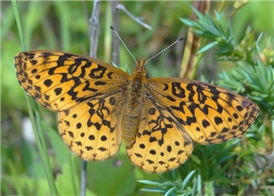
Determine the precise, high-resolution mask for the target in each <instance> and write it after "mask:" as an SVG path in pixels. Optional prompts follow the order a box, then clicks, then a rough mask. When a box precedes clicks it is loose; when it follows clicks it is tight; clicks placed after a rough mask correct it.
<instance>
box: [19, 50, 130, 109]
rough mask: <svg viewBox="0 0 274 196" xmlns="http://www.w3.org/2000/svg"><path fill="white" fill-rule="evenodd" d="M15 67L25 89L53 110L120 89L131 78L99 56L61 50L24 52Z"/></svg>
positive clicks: (66, 107)
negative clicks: (93, 56) (87, 55)
mask: <svg viewBox="0 0 274 196" xmlns="http://www.w3.org/2000/svg"><path fill="white" fill-rule="evenodd" d="M15 68H16V73H17V78H18V81H19V83H20V85H21V86H22V87H23V88H24V90H25V91H27V92H28V93H29V94H30V95H31V96H32V97H33V98H34V99H35V100H36V101H37V102H38V103H40V104H41V105H42V106H44V107H46V108H48V109H50V110H53V111H62V110H66V109H68V108H70V107H72V106H75V105H76V104H78V103H80V102H83V101H85V100H88V99H90V98H91V97H94V96H97V95H100V94H103V93H106V92H110V91H116V90H117V89H120V88H121V87H123V86H125V85H126V83H127V79H128V77H129V75H128V74H127V73H126V72H124V71H122V70H120V69H118V68H115V67H114V66H112V65H109V64H107V63H105V62H103V61H100V60H98V59H94V58H90V57H86V56H82V55H78V54H72V53H65V52H59V51H27V52H20V53H19V54H17V55H16V56H15Z"/></svg>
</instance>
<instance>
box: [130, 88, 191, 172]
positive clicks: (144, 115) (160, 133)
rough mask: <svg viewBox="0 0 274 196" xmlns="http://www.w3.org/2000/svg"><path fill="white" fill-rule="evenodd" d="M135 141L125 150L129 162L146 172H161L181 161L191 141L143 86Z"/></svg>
mask: <svg viewBox="0 0 274 196" xmlns="http://www.w3.org/2000/svg"><path fill="white" fill-rule="evenodd" d="M144 95H145V97H144V98H143V102H142V112H141V118H140V124H139V127H138V132H137V135H136V140H135V143H134V144H133V146H132V147H131V148H128V149H127V154H128V156H129V157H130V160H131V162H132V163H134V164H135V165H136V166H138V167H141V168H142V169H143V170H145V171H147V172H158V173H160V172H165V171H167V170H171V169H174V168H176V167H178V166H180V165H181V164H182V163H183V162H185V161H186V160H187V159H188V157H189V156H190V154H191V152H192V150H193V143H192V141H191V139H190V137H189V136H188V134H187V133H186V132H185V130H184V128H183V127H182V126H181V125H180V124H179V122H178V121H177V119H176V118H175V117H174V116H173V115H172V114H171V113H170V112H169V111H168V110H166V109H165V108H164V107H163V105H162V104H160V103H159V102H158V101H157V100H155V99H154V97H152V96H151V95H150V93H149V92H148V91H147V89H145V91H144Z"/></svg>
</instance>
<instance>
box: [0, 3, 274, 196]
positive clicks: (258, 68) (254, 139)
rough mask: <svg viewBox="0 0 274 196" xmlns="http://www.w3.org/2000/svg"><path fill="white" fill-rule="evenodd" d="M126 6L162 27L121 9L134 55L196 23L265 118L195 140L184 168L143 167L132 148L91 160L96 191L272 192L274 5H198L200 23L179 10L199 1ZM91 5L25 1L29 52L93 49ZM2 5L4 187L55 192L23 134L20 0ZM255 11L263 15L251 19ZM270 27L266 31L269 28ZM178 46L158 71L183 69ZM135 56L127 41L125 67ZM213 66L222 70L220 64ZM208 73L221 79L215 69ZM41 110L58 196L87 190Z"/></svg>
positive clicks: (153, 73)
mask: <svg viewBox="0 0 274 196" xmlns="http://www.w3.org/2000/svg"><path fill="white" fill-rule="evenodd" d="M121 3H122V4H124V5H125V6H126V8H127V9H128V10H130V11H131V12H132V13H133V14H134V15H135V16H143V17H144V18H145V22H146V23H148V24H150V25H151V26H152V27H153V31H149V30H146V29H144V28H143V27H141V26H140V25H139V24H137V23H134V22H133V21H132V19H130V18H129V17H127V16H126V15H125V14H124V13H122V12H121V11H120V24H121V26H120V36H121V37H122V38H123V40H124V41H125V43H126V44H127V45H128V47H129V48H130V50H131V51H132V53H133V54H134V56H138V55H143V56H144V55H146V57H150V56H152V55H153V54H155V53H157V52H158V51H160V50H161V49H163V48H164V47H165V46H167V45H169V44H170V43H171V42H172V41H174V40H176V38H177V37H180V36H182V34H180V33H179V32H183V31H185V28H186V26H185V25H187V26H189V27H192V28H193V30H192V31H193V32H194V33H195V34H196V35H198V36H200V37H202V38H203V41H202V47H201V48H200V50H199V55H203V56H204V57H206V56H207V55H210V52H208V50H210V49H215V50H214V51H215V53H214V58H215V60H217V61H218V65H220V66H219V67H222V68H224V69H223V70H222V71H221V73H220V75H219V78H218V80H217V84H218V85H220V86H223V87H226V88H229V89H231V90H233V91H235V92H237V93H239V94H242V95H243V96H248V98H249V99H251V100H252V101H254V102H255V103H256V104H258V106H259V107H260V116H259V118H258V120H257V121H256V122H255V123H254V125H253V126H252V127H251V128H250V129H249V130H248V131H247V133H245V134H244V136H243V137H242V139H241V140H240V139H233V140H231V141H228V142H226V143H223V144H218V145H212V146H201V145H195V148H194V151H193V154H192V155H191V156H190V158H189V160H188V161H186V162H185V163H184V164H183V165H182V166H181V167H179V168H178V169H176V170H173V171H169V172H167V173H163V174H161V175H156V174H147V173H144V172H143V171H142V170H140V169H139V168H135V169H134V167H133V165H132V164H131V163H130V161H129V159H128V158H127V156H126V152H125V148H124V146H122V147H121V150H120V152H119V154H118V156H117V157H115V158H112V159H110V160H107V161H104V162H94V163H88V169H87V172H88V173H87V182H88V183H87V195H106V194H111V195H139V194H144V195H161V194H166V195H202V194H206V195H213V194H218V195H219V194H231V195H248V194H257V195H271V194H273V190H270V189H269V187H271V186H272V187H273V186H274V176H273V173H274V171H273V162H271V157H272V159H273V153H272V154H271V153H269V152H270V151H271V147H272V150H273V135H274V134H273V130H274V117H273V115H274V114H273V112H274V111H273V108H274V101H273V100H274V82H273V81H274V69H273V67H274V51H273V37H270V38H269V32H270V33H271V27H269V22H270V21H271V20H269V17H270V15H271V12H272V10H271V5H270V3H269V2H268V3H266V2H265V3H259V2H254V3H253V2H250V3H249V4H246V5H244V6H243V7H241V6H238V7H237V8H235V9H236V10H237V12H236V13H235V14H234V15H233V17H232V18H231V19H230V18H229V16H228V13H230V12H231V9H230V8H231V6H230V5H228V3H226V4H224V7H223V9H224V11H220V12H219V11H218V12H217V11H209V12H208V13H206V14H205V15H202V14H200V13H199V12H198V11H197V10H195V9H193V11H194V12H195V13H196V14H197V16H198V20H197V21H191V20H187V19H180V20H178V18H179V17H184V18H189V16H190V14H191V11H192V10H191V9H190V8H189V6H188V4H192V2H164V1H160V2H121ZM219 4H220V3H219V2H216V3H214V5H213V3H212V6H213V7H212V8H211V10H214V9H216V10H218V8H216V7H214V6H219ZM83 5H84V6H83ZM83 5H82V2H69V3H68V2H67V3H64V2H54V1H52V2H49V1H44V2H37V1H30V2H18V7H19V14H20V17H21V21H22V26H23V35H24V37H25V40H26V46H27V49H28V50H37V49H48V50H63V51H68V52H75V53H79V54H80V53H82V54H88V51H89V42H90V40H89V34H88V25H89V23H88V20H89V17H90V13H91V11H92V2H85V3H83ZM108 6H109V5H108V4H107V3H103V2H102V7H101V13H104V12H105V13H106V12H108V11H109V7H108ZM272 7H273V6H272ZM2 8H3V9H2V10H3V14H2V15H3V20H2V23H1V38H2V43H1V44H2V45H1V49H2V50H1V57H2V58H1V65H2V72H1V78H2V86H1V87H2V88H1V104H2V115H1V120H2V132H1V136H2V141H1V142H2V145H1V166H2V181H1V185H2V186H1V193H2V194H3V195H15V194H16V195H49V194H50V189H49V186H48V181H47V180H46V177H45V176H46V173H45V170H44V169H43V164H42V162H41V157H40V156H39V153H38V150H37V148H36V145H33V144H32V143H31V142H30V141H29V140H28V139H27V138H26V137H25V136H23V135H24V134H23V133H22V124H21V121H22V117H23V116H27V106H26V104H25V102H24V101H23V100H24V99H25V98H24V94H23V91H22V89H21V87H20V86H19V84H18V82H17V79H16V75H15V71H14V64H13V58H14V56H15V55H16V53H17V52H19V51H21V46H20V41H19V36H18V31H17V26H16V23H15V18H14V13H13V11H12V6H11V3H10V2H3V3H2ZM84 10H85V11H84ZM250 10H252V11H250ZM255 11H258V12H257V13H259V14H256V13H255ZM85 12H86V14H85ZM251 15H256V17H253V18H251ZM108 16H110V15H107V14H106V15H103V14H101V16H100V17H101V18H100V21H99V22H100V25H101V27H100V29H101V35H100V36H99V46H98V58H99V59H102V60H104V59H108V58H109V57H106V56H105V55H107V54H108V53H106V52H105V50H103V49H104V48H107V47H111V46H110V43H109V42H107V41H105V37H106V36H109V34H108V33H109V32H108V31H109V25H108V24H109V23H108V22H109V21H111V18H107V17H108ZM182 22H183V23H184V24H185V25H182V24H183V23H182ZM235 24H236V25H235ZM272 28H273V26H272ZM262 30H265V32H264V33H261V32H262ZM272 33H273V32H272ZM177 46H178V48H179V46H180V44H177V45H176V47H172V48H171V49H170V50H169V52H165V53H163V54H161V55H160V56H159V57H158V59H153V60H152V61H151V62H150V63H149V64H148V65H147V71H148V75H149V77H163V76H177V75H178V74H177V72H178V69H177V68H176V66H172V65H175V64H176V63H175V62H176V61H178V59H181V56H182V53H181V52H180V50H176V48H177ZM133 48H136V49H133ZM211 58H212V57H209V58H204V59H202V58H201V59H202V60H201V62H200V67H203V66H205V65H207V64H213V63H212V62H211V61H210V62H208V61H207V59H211ZM215 60H214V62H215ZM125 61H126V62H128V67H127V68H126V69H127V70H132V69H133V67H134V64H133V63H132V62H133V61H132V59H131V57H130V55H129V54H128V53H127V52H126V50H125V49H124V48H123V47H121V62H122V63H121V64H122V65H124V62H125ZM109 62H110V61H109ZM153 64H155V65H156V66H154V65H153ZM213 65H216V64H213ZM213 69H214V72H216V71H217V67H214V68H213ZM176 74H177V75H176ZM204 78H206V80H207V81H211V80H212V78H210V77H209V76H207V75H204ZM21 100H22V101H21ZM39 113H40V115H41V116H42V124H43V127H44V129H45V136H46V142H47V146H48V149H49V150H48V151H49V154H50V157H49V159H50V163H51V170H52V172H53V174H54V182H55V184H56V187H57V189H58V193H59V195H68V194H71V195H72V194H73V195H78V194H79V189H80V167H81V164H80V159H79V158H77V157H75V156H74V155H70V153H69V151H68V150H67V147H66V146H65V145H64V143H63V141H62V139H61V138H60V136H59V135H58V128H57V120H56V115H55V114H53V113H52V112H49V111H47V110H45V109H43V108H41V107H39ZM271 142H272V143H271ZM121 163H122V165H120V164H121ZM271 164H272V165H271ZM136 181H138V182H139V183H136Z"/></svg>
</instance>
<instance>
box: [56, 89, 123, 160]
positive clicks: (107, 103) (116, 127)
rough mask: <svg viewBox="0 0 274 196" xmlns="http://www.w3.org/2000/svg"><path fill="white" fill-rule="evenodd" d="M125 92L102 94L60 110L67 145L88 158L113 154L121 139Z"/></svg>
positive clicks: (61, 125) (61, 126) (82, 156)
mask: <svg viewBox="0 0 274 196" xmlns="http://www.w3.org/2000/svg"><path fill="white" fill-rule="evenodd" d="M125 99H126V92H124V91H123V90H122V89H121V90H120V91H117V92H115V93H109V94H103V95H100V96H97V97H95V98H91V99H89V100H87V101H84V102H81V103H79V104H78V105H77V106H75V107H72V108H70V109H68V110H65V111H62V112H60V113H59V122H58V124H59V132H60V134H61V136H62V138H63V140H64V141H65V143H66V144H67V146H68V147H69V148H70V149H71V150H72V151H73V152H75V153H76V154H77V155H78V156H79V157H81V158H82V159H85V160H91V161H93V160H104V159H107V158H110V157H112V156H113V155H115V154H116V153H117V151H118V150H119V148H120V144H121V140H122V131H121V127H120V126H121V113H122V111H121V109H122V108H123V105H124V103H125Z"/></svg>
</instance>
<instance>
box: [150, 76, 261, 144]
mask: <svg viewBox="0 0 274 196" xmlns="http://www.w3.org/2000/svg"><path fill="white" fill-rule="evenodd" d="M147 88H148V89H149V91H150V93H151V94H152V96H153V97H154V99H155V100H157V101H159V102H160V103H161V104H162V105H163V106H164V108H165V109H166V110H168V111H169V112H170V113H171V114H172V116H173V117H174V118H176V119H177V121H178V122H179V123H180V124H181V126H182V127H183V128H184V130H185V131H186V132H187V134H188V135H189V136H190V137H191V138H192V140H193V141H195V142H196V143H199V144H205V145H207V144H216V143H221V142H224V141H227V140H229V139H231V138H235V137H237V136H239V135H242V134H243V133H244V132H245V131H246V130H247V129H248V128H249V127H250V125H251V124H252V123H253V121H254V120H255V119H256V117H257V116H258V114H259V109H258V107H257V105H256V104H254V103H252V102H251V101H249V100H248V99H246V98H244V97H242V96H240V95H238V94H236V93H233V92H232V91H229V90H227V89H224V88H221V87H218V86H215V85H211V84H207V83H203V82H198V81H195V80H188V79H179V78H151V79H148V83H147Z"/></svg>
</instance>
